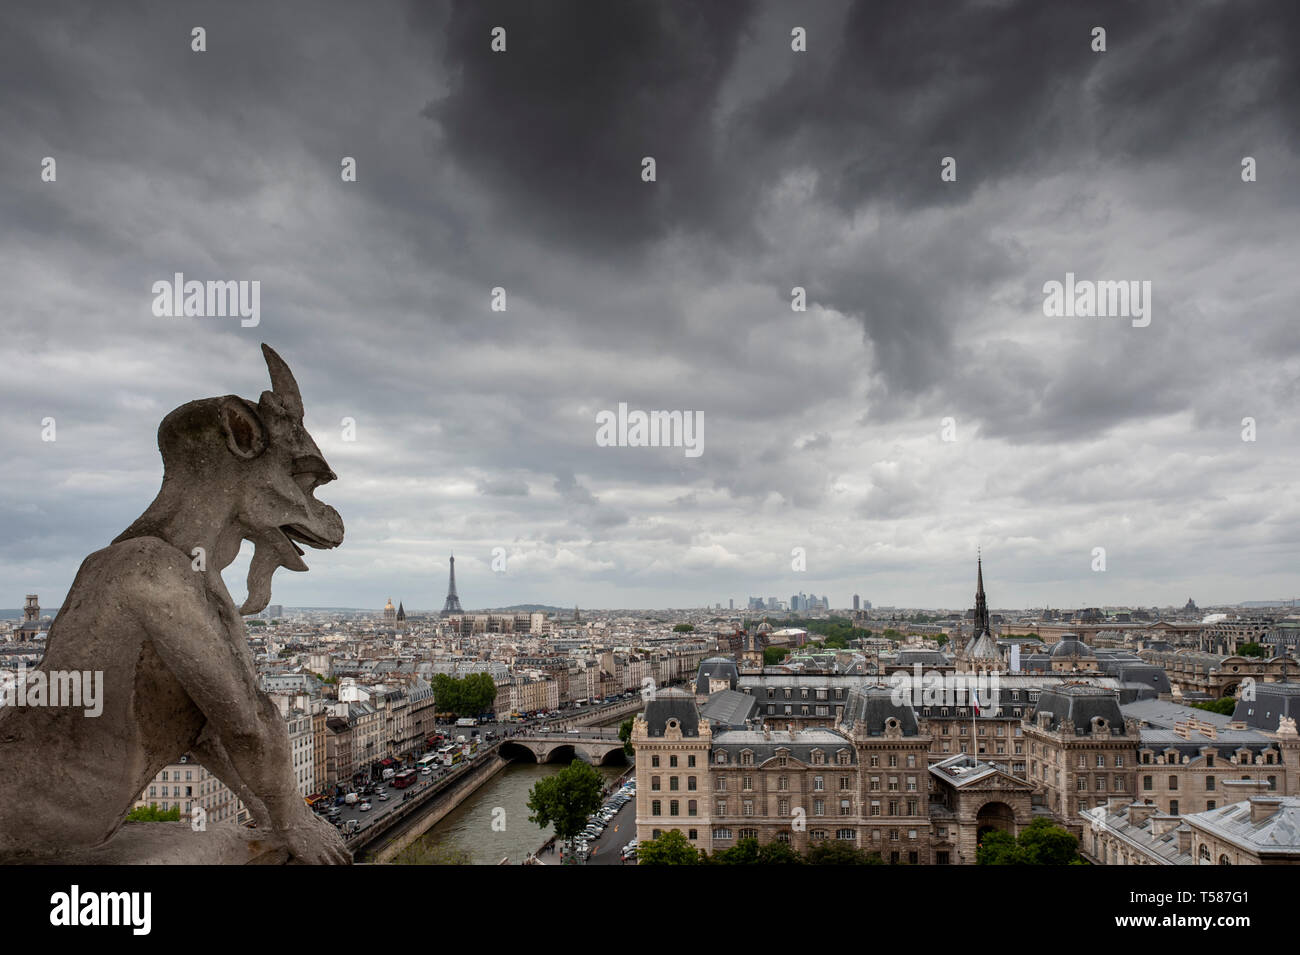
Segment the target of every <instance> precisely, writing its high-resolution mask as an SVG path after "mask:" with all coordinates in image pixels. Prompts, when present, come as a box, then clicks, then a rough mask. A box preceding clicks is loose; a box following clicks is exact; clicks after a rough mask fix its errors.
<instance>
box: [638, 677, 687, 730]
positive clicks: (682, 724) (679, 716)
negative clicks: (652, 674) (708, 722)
mask: <svg viewBox="0 0 1300 955" xmlns="http://www.w3.org/2000/svg"><path fill="white" fill-rule="evenodd" d="M669 720H676V721H677V723H678V726H679V728H680V729H681V731H682V736H685V737H692V736H694V737H698V736H699V735H700V711H699V709H698V708H697V707H696V706H695V697H694V695H693V694H690V693H687V692H686V691H685V690H678V689H675V688H670V689H667V690H659V691H658V692H657V693H655V698H654V699H653V700H651V701H650V702H649V703H647V704H646V707H645V721H646V726H647V732H648V733H649V734H650V735H651V736H663V735H664V730H665V729H667V727H668V722H669Z"/></svg>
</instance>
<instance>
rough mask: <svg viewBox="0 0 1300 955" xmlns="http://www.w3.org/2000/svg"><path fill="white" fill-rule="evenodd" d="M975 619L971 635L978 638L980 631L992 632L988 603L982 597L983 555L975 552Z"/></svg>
mask: <svg viewBox="0 0 1300 955" xmlns="http://www.w3.org/2000/svg"><path fill="white" fill-rule="evenodd" d="M975 566H976V572H975V619H974V620H973V621H972V629H973V631H974V633H973V636H974V637H976V638H978V637H979V635H980V634H981V633H987V634H992V632H993V630H992V627H991V626H990V624H989V605H988V601H987V600H986V599H985V597H984V557H983V555H982V554H979V553H978V552H977V553H976V557H975Z"/></svg>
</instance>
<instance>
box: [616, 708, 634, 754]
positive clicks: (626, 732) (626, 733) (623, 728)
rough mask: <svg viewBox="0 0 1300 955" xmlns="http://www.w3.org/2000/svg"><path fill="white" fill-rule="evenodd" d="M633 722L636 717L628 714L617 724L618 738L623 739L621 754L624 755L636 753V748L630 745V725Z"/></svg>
mask: <svg viewBox="0 0 1300 955" xmlns="http://www.w3.org/2000/svg"><path fill="white" fill-rule="evenodd" d="M635 723H636V717H635V716H629V717H628V718H627V719H625V720H624V721H623V722H622V723H619V724H618V738H619V739H621V740H622V741H623V755H625V756H635V755H636V748H635V747H634V746H633V745H632V726H633V724H635Z"/></svg>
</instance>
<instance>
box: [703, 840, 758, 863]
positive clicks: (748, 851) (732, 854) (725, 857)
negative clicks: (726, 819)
mask: <svg viewBox="0 0 1300 955" xmlns="http://www.w3.org/2000/svg"><path fill="white" fill-rule="evenodd" d="M758 848H759V847H758V840H757V839H741V840H740V841H739V842H737V843H736V844H735V845H734V846H732V847H731V848H730V849H723V850H721V851H720V852H715V853H713V861H714V862H715V863H717V864H718V865H758Z"/></svg>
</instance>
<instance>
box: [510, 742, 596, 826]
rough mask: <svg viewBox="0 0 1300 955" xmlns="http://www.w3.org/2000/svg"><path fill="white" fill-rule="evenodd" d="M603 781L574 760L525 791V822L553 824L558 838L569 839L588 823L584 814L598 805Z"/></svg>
mask: <svg viewBox="0 0 1300 955" xmlns="http://www.w3.org/2000/svg"><path fill="white" fill-rule="evenodd" d="M602 787H603V780H602V779H601V776H600V773H598V772H596V771H595V770H594V769H592V768H591V767H590V766H588V765H587V764H586V763H584V762H582V760H579V759H575V760H574V761H573V762H571V763H570V764H569V765H568V766H566V767H565V768H564V769H562V770H560V771H559V772H558V773H555V774H554V775H551V776H547V777H546V778H545V779H540V780H538V781H537V783H536V784H534V786H533V788H532V791H531V792H529V794H528V808H529V809H531V810H532V814H531V815H530V816H529V817H528V821H529V822H531V823H534V824H535V825H537V826H539V827H541V828H545V827H546V826H548V825H549V826H554V827H555V834H556V836H558V837H559V838H561V839H566V840H568V839H572V838H573V837H574V836H576V835H577V834H578V833H580V832H581V831H582V830H583V829H584V828H586V826H587V817H588V816H589V815H591V814H592V813H593V812H595V811H596V810H597V809H599V808H600V804H601V789H602Z"/></svg>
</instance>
